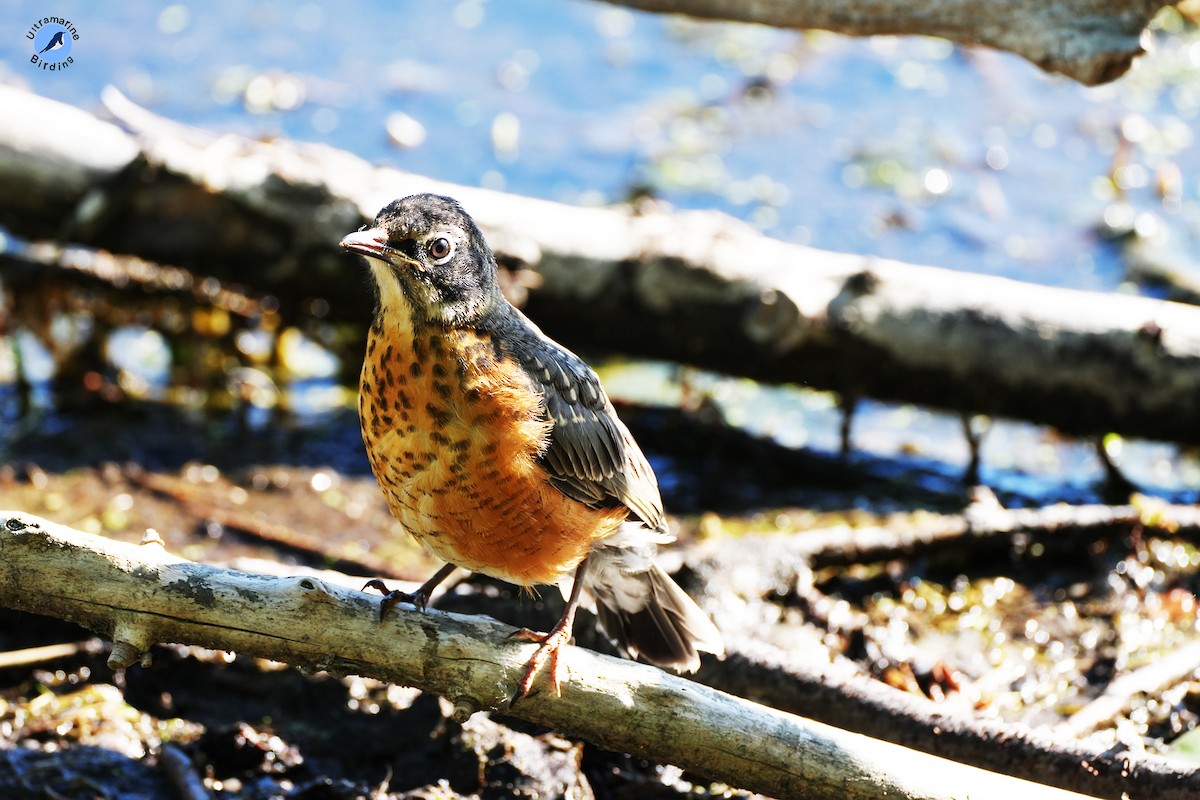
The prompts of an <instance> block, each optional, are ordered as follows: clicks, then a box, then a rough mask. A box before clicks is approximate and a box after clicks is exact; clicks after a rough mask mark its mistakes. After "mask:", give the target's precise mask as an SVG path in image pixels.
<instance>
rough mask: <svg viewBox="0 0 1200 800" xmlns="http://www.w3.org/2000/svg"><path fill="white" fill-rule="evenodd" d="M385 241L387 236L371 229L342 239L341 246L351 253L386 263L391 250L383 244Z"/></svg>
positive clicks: (375, 229) (376, 229)
mask: <svg viewBox="0 0 1200 800" xmlns="http://www.w3.org/2000/svg"><path fill="white" fill-rule="evenodd" d="M386 241H387V236H385V235H384V234H383V232H382V231H380V230H379V229H378V228H371V229H369V230H365V231H355V232H354V233H352V234H350V235H349V236H347V237H346V238H345V239H342V241H341V246H342V247H344V248H346V249H347V250H349V251H350V252H351V253H358V254H359V255H360V256H366V257H367V258H378V259H380V260H381V261H387V260H388V254H389V253H391V252H393V251H392V248H390V247H388V246H387V245H386V244H384V243H385V242H386Z"/></svg>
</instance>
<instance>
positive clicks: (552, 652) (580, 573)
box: [509, 558, 590, 699]
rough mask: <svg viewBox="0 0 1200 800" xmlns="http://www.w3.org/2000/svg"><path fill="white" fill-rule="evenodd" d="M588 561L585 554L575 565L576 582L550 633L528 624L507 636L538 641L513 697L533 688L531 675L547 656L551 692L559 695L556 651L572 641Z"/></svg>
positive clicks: (537, 670)
mask: <svg viewBox="0 0 1200 800" xmlns="http://www.w3.org/2000/svg"><path fill="white" fill-rule="evenodd" d="M588 561H590V559H587V558H585V559H584V560H583V561H582V562H581V563H580V564H579V566H578V567H577V568H576V569H575V584H574V585H573V586H572V587H571V596H570V597H569V598H567V607H566V609H564V610H563V615H562V619H560V620H559V621H558V624H557V625H555V626H554V627H553V628H551V629H550V632H549V633H546V634H541V633H535V632H534V631H531V630H529V629H528V628H522V629H521V630H519V631H516V632H515V633H513V634H511V635H510V636H509V638H510V639H525V640H526V641H531V642H538V643H540V646H539V647H538V649H537V650H536V651H535V652H534V654H533V658H531V659H529V667H528V668H527V669H526V670H525V677H524V678H522V679H521V683H520V685H519V686H518V687H517V696H516V698H514V699H519V698H522V697H524V696H525V695H527V694H529V690H530V689H532V688H533V679H534V678H536V677H537V674H538V672H539V671H540V670H541V668H542V666H543V665H544V664H545V663H546V659H549V660H550V686H551V688H553V689H554V696H555V697H559V696H560V695H561V694H562V692H561V691H560V689H559V677H558V655H559V651H560V650H561V649H562V648H563V647H564V646H565V645H566V644H568V643H569V642H570V641H571V631H572V629H573V628H574V627H575V612H576V610H578V608H579V601H580V598H581V597H582V596H583V578H584V575H586V574H587V568H588Z"/></svg>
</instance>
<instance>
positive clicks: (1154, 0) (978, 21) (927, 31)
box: [607, 0, 1173, 85]
mask: <svg viewBox="0 0 1200 800" xmlns="http://www.w3.org/2000/svg"><path fill="white" fill-rule="evenodd" d="M607 2H610V3H614V4H616V5H623V6H629V7H631V8H638V9H641V10H643V11H659V12H664V13H675V14H688V15H689V16H693V17H702V18H705V19H721V20H734V21H738V22H758V23H761V24H764V25H773V26H775V27H778V28H817V29H820V30H827V31H834V32H836V33H844V34H848V35H850V36H871V35H875V34H898V35H914V36H941V37H943V38H946V39H950V40H951V41H953V42H958V43H959V44H965V45H985V46H987V47H994V48H996V49H997V50H1008V51H1010V52H1012V53H1016V54H1017V55H1019V56H1021V57H1022V58H1025V59H1028V60H1029V61H1032V62H1033V63H1034V64H1037V65H1038V66H1039V67H1041V68H1042V69H1043V70H1045V71H1047V72H1059V73H1062V74H1063V75H1066V76H1067V77H1070V78H1074V79H1075V80H1077V81H1079V82H1080V83H1085V84H1089V85H1095V84H1100V83H1107V82H1109V81H1114V80H1116V79H1117V78H1119V77H1121V75H1123V74H1124V73H1125V72H1126V71H1127V70H1128V69H1129V65H1130V64H1131V63H1132V62H1133V59H1134V58H1135V57H1136V56H1139V55H1141V54H1142V53H1143V52H1144V49H1145V48H1144V47H1143V39H1142V37H1143V31H1144V29H1145V27H1146V25H1147V24H1149V22H1150V19H1151V18H1152V17H1153V16H1154V15H1155V14H1156V13H1157V12H1158V10H1159V9H1161V8H1164V7H1166V6H1168V5H1173V3H1170V2H1163V0H1056V1H1055V2H1049V3H1048V2H1044V0H1000V1H999V2H997V1H996V0H991V1H989V0H955V1H954V2H945V0H870V2H867V1H866V0H841V2H829V0H772V2H765V1H764V0H760V1H759V2H751V1H748V0H607Z"/></svg>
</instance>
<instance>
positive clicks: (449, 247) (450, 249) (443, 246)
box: [425, 236, 454, 264]
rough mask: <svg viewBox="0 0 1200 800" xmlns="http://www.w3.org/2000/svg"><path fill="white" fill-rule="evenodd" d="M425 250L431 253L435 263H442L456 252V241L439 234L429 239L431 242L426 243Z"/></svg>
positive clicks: (430, 255)
mask: <svg viewBox="0 0 1200 800" xmlns="http://www.w3.org/2000/svg"><path fill="white" fill-rule="evenodd" d="M425 252H427V253H429V257H430V258H432V259H433V263H435V264H441V263H442V262H443V261H445V260H446V259H448V258H450V256H451V254H453V253H454V243H453V242H451V241H450V240H449V239H447V238H446V237H444V236H439V237H438V238H436V239H430V240H429V243H428V244H427V245H425Z"/></svg>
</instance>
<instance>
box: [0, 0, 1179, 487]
mask: <svg viewBox="0 0 1200 800" xmlns="http://www.w3.org/2000/svg"><path fill="white" fill-rule="evenodd" d="M43 12H44V4H41V3H32V2H18V3H10V4H6V5H5V6H4V7H3V8H0V30H3V31H5V32H6V33H5V34H4V35H3V36H0V78H2V79H3V80H4V81H5V82H7V83H13V84H17V85H23V86H27V87H28V88H30V89H32V90H33V91H36V92H39V93H41V94H44V95H47V96H50V97H54V98H58V99H61V100H63V101H66V102H69V103H73V104H76V105H80V106H84V107H94V106H96V105H97V104H98V97H99V93H100V90H101V88H102V87H103V86H105V85H108V84H112V85H115V86H117V87H118V88H119V89H121V90H122V91H123V92H125V93H126V94H128V95H129V96H130V97H132V98H133V99H134V100H135V101H136V102H139V103H141V104H144V105H146V106H148V107H149V108H151V109H153V110H154V111H156V112H158V113H160V114H163V115H164V116H167V117H171V118H175V119H179V120H182V121H185V122H188V123H191V124H194V125H197V126H201V127H204V128H208V129H212V130H218V131H222V130H223V131H235V132H238V133H242V134H247V135H252V136H286V137H292V138H297V139H304V140H312V141H321V142H326V143H328V144H331V145H333V146H336V147H341V148H345V149H348V150H351V151H353V152H355V153H358V154H360V155H362V156H363V157H365V158H367V159H370V160H372V161H376V162H379V163H387V164H392V165H395V166H397V167H400V168H403V169H406V170H411V171H413V172H417V173H423V174H428V175H430V176H432V177H436V178H438V179H441V180H450V181H455V182H460V183H464V184H482V185H487V186H493V187H497V188H504V189H507V190H510V191H513V192H519V193H524V194H530V195H536V196H540V197H548V198H553V199H557V200H561V201H565V202H570V203H607V202H616V201H619V200H621V199H622V198H624V197H627V196H628V195H630V194H631V193H634V192H641V191H650V192H653V193H655V194H658V195H660V196H662V197H663V198H665V199H667V200H669V201H670V202H672V203H674V204H676V205H678V206H681V207H704V208H707V207H715V208H720V209H723V210H725V211H727V212H729V213H731V214H734V215H736V216H738V217H740V218H742V219H745V220H748V221H749V222H751V223H752V224H754V225H756V226H758V227H760V228H761V229H762V230H764V231H765V232H766V233H768V234H770V235H772V236H777V237H780V238H783V239H787V240H792V241H799V242H803V243H807V244H812V245H815V246H818V247H824V248H830V249H835V250H847V251H854V252H861V253H873V254H878V255H882V256H887V257H894V258H898V259H902V260H907V261H913V262H920V263H929V264H937V265H942V266H948V267H953V268H959V269H964V270H973V271H980V272H988V273H994V274H999V275H1005V276H1009V277H1014V278H1020V279H1025V280H1031V281H1037V282H1041V283H1046V284H1055V285H1065V286H1074V287H1080V288H1090V289H1100V290H1112V289H1117V288H1121V287H1123V286H1124V283H1125V272H1124V265H1123V261H1122V258H1121V250H1120V247H1119V246H1118V244H1117V242H1116V240H1114V239H1111V238H1109V237H1108V236H1106V235H1103V234H1112V233H1120V232H1124V231H1127V230H1129V229H1131V228H1136V229H1137V230H1139V231H1141V232H1142V233H1145V234H1149V233H1151V232H1152V231H1154V230H1157V231H1160V232H1161V231H1167V232H1169V233H1170V234H1171V235H1172V236H1173V237H1174V241H1175V247H1176V248H1177V249H1181V248H1184V246H1185V245H1187V244H1190V243H1191V236H1192V233H1193V231H1194V230H1197V229H1200V210H1198V209H1200V204H1198V203H1197V199H1198V198H1200V195H1198V192H1197V188H1196V185H1195V183H1194V182H1192V181H1190V180H1188V178H1189V177H1190V176H1191V175H1194V174H1196V173H1197V170H1196V168H1197V167H1198V166H1200V163H1197V162H1200V156H1198V155H1197V152H1196V150H1195V148H1194V147H1193V138H1194V134H1193V120H1194V118H1195V115H1196V113H1197V109H1198V108H1200V88H1198V87H1200V84H1197V82H1196V81H1195V67H1196V65H1197V64H1200V36H1197V34H1196V33H1195V31H1194V30H1191V29H1187V28H1185V27H1184V26H1183V25H1182V24H1181V23H1180V22H1179V20H1178V19H1177V18H1174V17H1164V19H1163V23H1162V24H1161V25H1160V26H1159V27H1160V30H1158V32H1157V33H1156V34H1155V40H1156V44H1157V52H1156V53H1155V54H1154V55H1152V56H1149V57H1147V58H1144V59H1143V60H1142V61H1141V62H1140V63H1139V64H1138V67H1137V68H1136V69H1135V70H1134V71H1133V72H1132V73H1131V74H1130V75H1128V76H1126V77H1125V78H1122V79H1121V80H1120V81H1118V82H1117V83H1115V84H1112V85H1110V86H1106V87H1100V88H1093V89H1089V88H1085V87H1081V86H1078V85H1076V84H1074V83H1072V82H1071V81H1068V80H1066V79H1062V78H1057V77H1054V76H1047V75H1044V74H1042V73H1041V72H1039V71H1038V70H1037V69H1036V68H1034V67H1032V66H1031V65H1029V64H1027V63H1025V62H1024V61H1022V60H1021V59H1019V58H1016V57H1014V56H1009V55H1006V54H1001V53H995V52H991V51H982V50H964V49H961V48H956V47H953V46H951V45H949V44H948V43H945V42H942V41H940V40H932V39H919V38H912V39H894V38H874V39H869V40H855V39H847V38H843V37H838V36H833V35H829V34H821V33H814V34H802V33H797V32H792V31H775V30H771V29H767V28H762V27H758V26H749V25H734V24H714V23H699V22H689V21H685V20H683V19H680V18H674V17H664V16H655V15H649V14H641V13H636V12H630V11H626V10H623V9H620V8H615V7H611V6H608V5H606V4H604V3H598V2H582V1H581V0H566V1H564V0H506V2H494V1H493V2H484V1H483V0H462V2H450V3H417V2H406V3H394V4H384V3H368V2H343V3H337V4H334V3H322V2H309V3H303V4H288V3H282V2H268V3H259V4H254V5H253V6H248V5H246V4H241V3H234V2H229V1H228V0H223V1H221V2H215V3H207V4H199V3H192V4H187V3H180V4H172V5H166V6H164V5H162V4H157V3H148V2H130V3H123V4H120V5H119V6H113V5H97V4H91V3H83V2H78V1H76V2H62V3H59V4H58V5H57V6H56V8H55V10H54V13H55V14H59V15H62V16H64V17H67V18H69V19H70V20H71V22H72V23H73V24H74V25H75V26H76V28H77V29H78V31H79V32H80V39H79V41H77V42H74V44H73V51H72V55H73V58H74V63H73V64H72V66H71V67H70V68H69V69H67V70H65V71H62V72H55V73H48V72H44V71H40V70H38V69H36V68H34V67H32V66H31V65H30V64H29V63H28V62H29V56H28V53H27V50H28V41H27V40H26V39H25V36H24V32H25V30H26V29H27V28H28V27H29V25H30V24H31V23H32V21H33V20H35V19H36V18H38V16H39V15H40V14H42V13H43ZM397 115H403V116H397ZM389 128H390V129H392V130H393V131H394V132H395V134H396V136H397V137H398V138H400V139H402V140H403V141H404V142H405V146H397V145H396V144H394V143H390V142H389V137H388V130H389ZM1126 288H1127V287H1126ZM125 336H126V339H125V341H126V344H130V343H131V342H132V343H135V344H136V343H137V342H139V341H143V340H144V339H145V338H146V336H145V335H142V336H141V339H139V338H138V336H137V335H134V334H126V335H125ZM151 338H152V337H151ZM152 344H153V343H151V346H148V347H146V348H145V357H144V359H143V360H144V361H146V362H147V363H146V364H143V365H142V367H141V369H142V370H143V371H147V370H150V371H152V370H153V369H156V368H157V369H159V370H160V372H161V370H162V365H161V364H157V365H156V363H155V359H156V358H158V359H159V361H161V358H160V356H161V353H162V349H163V347H164V345H161V343H160V345H159V348H158V351H156V350H155V348H154V347H153V346H152ZM28 349H29V351H30V352H29V353H28V354H27V365H32V366H33V367H36V366H37V363H38V359H37V353H36V352H35V351H36V348H35V347H34V346H33V345H32V344H30V345H29V346H28ZM114 349H120V350H124V349H125V348H124V347H120V348H114ZM156 352H157V355H156ZM314 357H315V358H319V355H317V356H314ZM0 360H2V358H0ZM164 374H165V373H164ZM326 374H328V370H327V373H326ZM609 377H610V379H611V380H613V381H614V388H615V393H616V394H618V395H621V396H626V397H633V398H636V399H643V400H648V401H651V402H663V401H664V400H665V399H667V398H669V396H670V395H671V394H672V393H673V392H675V391H676V389H674V388H672V386H671V381H670V380H666V381H664V380H663V379H662V376H661V368H660V367H657V366H654V365H650V366H648V367H640V368H637V369H634V370H629V369H625V370H624V371H621V370H618V371H615V372H613V371H610V375H609ZM699 382H700V383H701V384H704V385H705V386H706V388H705V391H706V392H707V393H708V394H709V395H711V396H712V397H713V398H714V400H715V402H717V404H718V405H719V407H720V408H721V409H722V410H723V411H724V412H725V413H726V414H727V415H728V416H729V417H730V418H731V419H733V420H734V421H745V422H748V423H751V427H752V428H754V429H755V430H758V431H760V432H764V433H769V434H772V435H776V436H778V437H779V438H780V439H781V440H782V441H785V442H787V443H789V444H793V445H805V446H811V447H816V448H818V449H821V450H831V449H834V448H835V447H836V446H837V425H838V415H837V410H836V407H835V405H834V402H833V400H832V399H831V398H830V397H828V396H826V395H815V394H798V393H796V392H793V391H788V390H760V389H757V388H755V387H752V386H748V385H747V384H745V382H739V381H725V380H721V379H715V378H700V379H699ZM339 402H340V401H338V400H337V399H336V397H334V400H333V405H338V403H339ZM958 429H959V422H958V420H957V419H955V418H952V417H947V416H945V415H937V414H930V413H928V412H925V411H921V410H919V409H911V408H906V407H900V408H897V407H891V406H880V405H872V404H867V406H866V407H865V408H864V409H863V410H862V411H861V412H860V414H859V415H858V417H857V423H856V428H855V430H856V436H855V444H856V445H857V446H858V447H860V448H862V449H863V450H865V451H866V452H868V453H880V454H885V455H891V454H897V453H898V454H901V455H902V456H903V455H907V456H913V457H922V458H925V457H927V458H931V459H934V460H935V461H937V462H938V463H944V464H947V465H949V467H950V468H951V469H957V468H958V467H959V466H961V465H962V464H963V463H965V460H966V457H967V454H966V446H965V442H964V441H963V439H962V437H961V436H960V435H959V430H958ZM1122 456H1123V465H1124V466H1126V467H1127V468H1129V469H1131V470H1132V472H1133V476H1134V477H1135V479H1136V480H1139V481H1143V482H1146V483H1148V484H1150V485H1152V486H1157V487H1160V488H1161V489H1163V490H1165V491H1169V492H1187V491H1189V490H1192V491H1194V489H1195V487H1196V486H1197V485H1200V480H1198V477H1197V476H1198V468H1197V466H1196V462H1195V460H1194V459H1182V460H1181V459H1179V458H1177V456H1176V453H1175V451H1174V448H1171V447H1166V446H1160V445H1141V444H1136V443H1134V444H1131V445H1127V446H1126V447H1125V449H1124V452H1123V454H1122ZM984 469H985V472H984V477H985V480H989V481H990V482H993V483H999V482H1001V481H1002V480H1005V481H1007V480H1010V479H1011V480H1015V481H1017V483H1018V484H1019V483H1020V482H1021V481H1024V480H1026V477H1025V476H1029V480H1032V481H1033V483H1032V484H1029V485H1025V486H1023V488H1021V487H1018V488H1017V489H1015V490H1016V491H1019V492H1020V493H1023V494H1026V495H1028V496H1031V497H1035V496H1040V495H1042V494H1044V492H1043V489H1044V488H1045V487H1044V486H1042V485H1041V484H1040V483H1038V482H1039V481H1042V480H1051V481H1062V482H1065V483H1066V484H1068V485H1073V486H1089V485H1091V484H1092V483H1094V481H1095V480H1097V479H1098V478H1099V477H1100V475H1101V472H1100V467H1099V464H1098V462H1097V461H1096V459H1095V458H1094V456H1093V455H1092V452H1091V447H1090V445H1085V444H1079V443H1072V442H1061V441H1059V440H1057V438H1056V437H1055V436H1054V435H1053V434H1052V433H1049V432H1046V431H1044V430H1041V429H1033V428H1030V427H1029V426H1021V425H1016V426H1008V425H1003V424H1002V425H999V426H997V429H996V430H995V431H993V433H992V435H991V436H990V437H989V438H988V440H987V441H986V442H985V463H984ZM988 470H995V471H994V472H992V473H989V472H988ZM1005 476H1009V477H1005Z"/></svg>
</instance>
